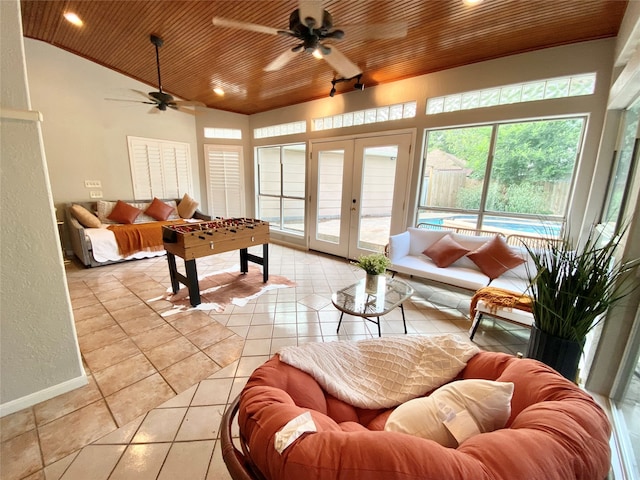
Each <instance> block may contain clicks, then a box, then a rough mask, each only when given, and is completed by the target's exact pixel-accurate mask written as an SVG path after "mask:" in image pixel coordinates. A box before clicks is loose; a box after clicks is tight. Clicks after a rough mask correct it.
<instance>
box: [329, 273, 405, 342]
mask: <svg viewBox="0 0 640 480" xmlns="http://www.w3.org/2000/svg"><path fill="white" fill-rule="evenodd" d="M365 287H366V279H364V278H363V279H362V280H360V281H359V282H357V283H354V284H353V285H349V286H348V287H345V288H343V289H342V290H338V291H337V292H335V293H334V294H333V295H332V296H331V302H332V303H333V305H334V306H335V307H336V308H337V309H338V310H340V312H341V313H340V322H338V329H337V330H336V332H339V331H340V325H341V324H342V317H343V316H344V314H345V313H348V314H349V315H353V316H356V317H362V318H364V319H365V320H368V321H370V322H372V323H375V324H376V325H378V336H379V337H381V336H382V334H381V333H380V317H381V316H383V315H386V314H387V313H389V312H390V311H391V310H393V309H394V308H396V307H398V306H399V307H400V310H401V311H402V323H403V325H404V333H407V322H406V321H405V318H404V307H403V306H402V304H403V302H404V301H405V300H407V299H408V298H409V297H411V295H413V288H412V287H411V286H410V285H409V284H407V283H406V282H403V281H402V280H398V279H396V278H391V277H386V276H385V275H380V276H379V277H378V285H377V288H376V289H375V290H373V289H371V290H369V289H366V288H365Z"/></svg>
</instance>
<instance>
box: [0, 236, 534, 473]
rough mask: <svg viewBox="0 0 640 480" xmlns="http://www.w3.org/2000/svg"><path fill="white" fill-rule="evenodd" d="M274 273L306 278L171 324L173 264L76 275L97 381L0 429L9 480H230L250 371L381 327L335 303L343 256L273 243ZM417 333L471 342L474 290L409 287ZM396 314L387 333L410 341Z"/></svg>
mask: <svg viewBox="0 0 640 480" xmlns="http://www.w3.org/2000/svg"><path fill="white" fill-rule="evenodd" d="M237 257H238V255H237V252H230V253H227V254H221V255H216V256H212V257H208V258H204V259H200V260H198V273H199V274H200V275H205V274H208V273H212V272H214V271H218V270H222V269H225V268H229V267H232V266H234V265H237V264H238V258H237ZM270 272H271V273H273V274H278V275H283V276H285V277H287V278H289V279H290V280H293V281H295V282H296V286H295V287H292V288H286V289H279V290H272V291H268V292H266V293H265V294H263V295H262V296H260V297H258V298H256V299H255V300H252V301H250V302H249V303H248V304H247V305H246V306H244V307H237V306H233V305H232V306H229V307H227V308H226V309H225V310H224V312H221V313H217V312H203V311H200V310H192V311H188V312H185V313H181V314H178V315H171V316H167V317H163V316H162V314H163V313H164V312H166V311H167V310H168V309H170V308H171V304H169V302H166V301H162V300H157V298H158V297H159V296H161V295H162V294H163V293H165V292H166V291H167V288H168V286H169V284H170V283H169V274H168V268H167V264H166V259H165V258H164V257H159V258H153V259H147V260H140V261H134V262H127V263H123V264H117V265H110V266H104V267H99V268H94V269H84V268H82V267H80V266H78V265H76V264H74V263H72V264H70V265H69V266H68V268H67V277H68V283H69V292H70V296H71V300H72V305H73V310H74V316H75V321H76V328H77V333H78V340H79V344H80V349H81V353H82V357H83V362H84V366H85V370H86V372H87V375H88V378H89V384H88V385H87V386H86V387H83V388H81V389H77V390H74V391H73V392H69V393H67V394H65V395H61V396H59V397H56V398H54V399H51V400H49V401H47V402H43V403H41V404H38V405H36V406H34V407H32V408H28V409H25V410H22V411H20V412H17V413H15V414H12V415H8V416H6V417H4V418H2V419H0V434H1V440H2V447H1V448H2V450H1V457H0V473H1V474H2V475H1V477H2V479H3V480H20V479H28V480H44V479H46V480H75V479H82V480H87V479H91V480H93V479H95V480H99V479H105V480H106V479H110V480H125V479H126V480H133V479H135V480H146V479H149V480H169V479H171V480H179V479H182V478H184V479H189V480H214V479H216V480H217V479H227V478H230V477H229V475H228V473H227V471H226V468H225V466H224V463H223V461H222V457H221V455H220V442H219V434H218V433H219V424H220V419H221V416H222V413H223V412H224V410H225V408H226V407H227V405H228V404H229V403H230V402H231V400H232V399H233V398H235V396H236V395H237V394H238V393H239V392H240V391H241V389H242V388H243V386H244V384H245V382H246V380H247V378H248V377H249V375H250V374H251V372H252V371H253V370H254V369H255V368H256V367H257V366H259V365H260V364H262V363H263V362H264V361H266V360H267V359H268V358H269V357H270V356H271V355H273V354H274V353H275V352H277V351H278V349H279V348H281V347H283V346H286V345H296V344H301V343H304V342H328V341H333V340H338V339H352V340H353V339H364V338H372V337H373V336H377V330H376V328H377V327H376V326H375V325H374V324H371V323H368V322H365V321H364V320H362V319H360V318H354V317H350V316H347V315H345V319H344V321H343V324H342V327H341V330H340V334H337V333H336V328H337V325H338V319H339V312H338V311H337V310H336V309H335V308H334V307H333V305H332V304H331V293H332V292H333V291H335V290H338V289H340V288H342V287H344V286H347V285H349V284H351V283H353V282H354V281H356V280H357V279H359V278H361V277H362V276H363V272H362V271H361V270H359V269H358V268H356V267H354V266H353V265H351V264H349V262H347V261H346V260H343V259H338V258H335V257H331V256H327V255H323V254H319V253H314V252H303V251H299V250H294V249H290V248H287V247H283V246H278V245H271V246H270ZM403 278H404V279H405V280H407V281H409V282H410V283H411V284H412V285H413V287H414V289H415V291H416V293H415V294H414V296H413V297H412V298H411V300H410V301H408V302H406V303H405V313H406V319H407V328H408V331H409V334H410V335H424V334H442V333H455V334H460V336H461V337H462V338H468V336H467V331H468V329H469V326H470V321H469V314H468V309H469V301H470V298H469V294H468V293H460V292H453V291H451V290H449V289H446V288H442V287H437V286H434V285H428V284H425V283H423V282H422V281H419V280H416V279H411V278H406V277H403ZM403 331H404V330H403V326H402V317H401V313H400V311H399V309H396V310H395V311H393V312H391V313H390V314H389V315H387V316H386V317H384V318H383V320H382V334H383V336H385V335H398V334H402V333H403ZM528 335H529V332H528V330H526V329H522V328H518V327H516V326H514V325H512V324H508V323H502V322H498V321H495V322H491V321H485V322H483V325H482V327H481V329H480V330H479V332H478V333H477V334H476V337H475V343H476V344H478V345H479V346H480V347H481V348H483V349H486V350H495V351H505V352H509V353H514V354H515V353H517V352H523V351H524V349H525V347H526V342H527V339H528Z"/></svg>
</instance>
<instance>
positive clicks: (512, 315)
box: [388, 226, 535, 339]
mask: <svg viewBox="0 0 640 480" xmlns="http://www.w3.org/2000/svg"><path fill="white" fill-rule="evenodd" d="M445 235H451V238H452V239H453V240H455V241H456V242H457V243H459V244H460V245H462V246H463V247H465V248H467V249H469V250H470V251H472V252H473V251H474V250H476V249H477V248H479V247H481V246H482V245H484V244H485V243H486V242H488V241H490V240H492V239H493V237H495V236H496V235H501V234H497V233H495V232H487V231H481V230H475V231H471V230H466V229H463V228H447V227H440V226H427V228H413V227H411V228H408V229H407V231H406V232H403V233H400V234H398V235H393V236H391V237H390V238H389V250H388V255H389V259H390V260H391V266H390V267H389V270H390V271H392V272H394V273H403V274H406V275H411V276H415V277H419V278H424V279H427V280H430V281H433V282H438V283H443V284H446V285H452V286H455V287H458V288H462V289H465V290H471V291H474V292H475V291H477V290H479V289H481V288H483V287H487V286H492V287H498V288H502V289H505V290H511V291H514V292H517V293H526V292H527V290H528V281H527V269H530V271H531V272H535V265H534V264H533V261H532V260H531V258H530V256H529V254H528V253H527V250H526V248H525V247H524V246H523V245H522V240H523V239H526V238H528V237H525V236H517V235H514V236H510V237H507V238H505V242H506V243H508V244H511V245H509V249H511V250H512V251H513V252H514V253H516V254H518V255H519V256H522V258H524V259H525V262H524V263H522V264H520V265H518V266H516V267H514V268H511V269H509V270H507V271H506V272H504V273H502V274H501V275H500V276H498V277H496V278H493V279H492V278H490V277H489V276H488V275H486V274H485V273H483V272H482V271H481V269H480V268H479V267H478V266H477V265H476V264H475V263H474V262H473V261H471V260H470V259H469V258H468V257H467V256H466V255H465V256H462V257H461V258H460V259H458V260H456V261H455V262H453V263H452V264H451V265H449V266H447V267H438V266H437V265H436V264H435V263H434V261H433V260H431V258H429V257H428V256H426V255H425V254H423V252H424V251H425V250H426V249H427V248H428V247H430V246H432V245H433V244H434V243H436V242H437V241H438V240H440V239H441V238H442V237H444V236H445ZM484 315H491V316H494V317H498V318H501V319H503V320H507V321H510V322H513V323H517V324H521V325H525V326H531V325H532V323H533V316H532V314H531V313H529V312H525V311H521V310H515V309H514V310H511V309H503V308H498V309H497V310H496V309H495V308H491V307H489V306H488V305H487V304H486V303H485V302H483V301H482V300H480V301H479V302H478V304H477V308H476V314H475V317H474V318H473V323H472V326H471V328H470V330H469V333H470V336H471V338H472V339H473V335H474V334H475V332H476V330H477V328H478V326H479V324H480V322H481V321H482V317H483V316H484Z"/></svg>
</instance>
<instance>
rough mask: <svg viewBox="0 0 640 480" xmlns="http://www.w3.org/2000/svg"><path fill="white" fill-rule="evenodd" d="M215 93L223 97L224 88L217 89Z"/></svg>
mask: <svg viewBox="0 0 640 480" xmlns="http://www.w3.org/2000/svg"><path fill="white" fill-rule="evenodd" d="M213 93H215V94H216V95H220V96H222V95H224V90H223V89H222V88H220V87H216V88H214V89H213Z"/></svg>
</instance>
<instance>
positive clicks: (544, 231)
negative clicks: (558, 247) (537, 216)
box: [420, 215, 562, 237]
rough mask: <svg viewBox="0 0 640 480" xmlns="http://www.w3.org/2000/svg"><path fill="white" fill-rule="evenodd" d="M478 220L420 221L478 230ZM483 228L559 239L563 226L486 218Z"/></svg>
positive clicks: (460, 217)
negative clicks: (466, 225)
mask: <svg viewBox="0 0 640 480" xmlns="http://www.w3.org/2000/svg"><path fill="white" fill-rule="evenodd" d="M477 220H478V217H477V216H475V215H448V216H446V217H439V218H424V219H420V221H422V222H427V223H432V224H435V225H442V224H444V222H445V221H449V222H456V223H464V224H468V225H469V228H476V223H477ZM481 228H483V229H489V228H491V229H495V230H497V231H500V232H502V233H509V232H510V233H522V234H525V235H533V236H538V235H539V236H545V237H548V236H553V237H558V236H559V235H560V231H561V228H562V225H561V224H560V223H559V222H545V221H536V222H535V223H534V221H527V220H517V219H507V218H502V217H485V218H484V219H483V222H482V226H481Z"/></svg>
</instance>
